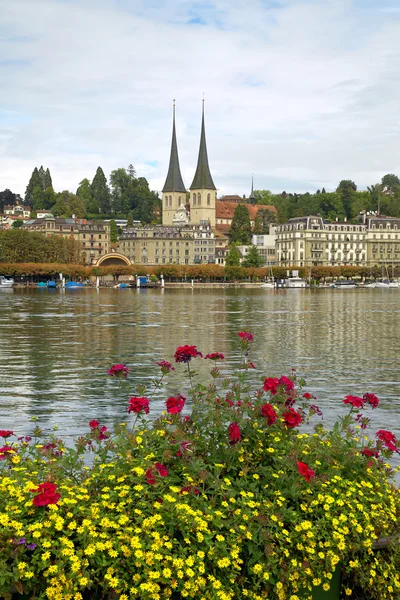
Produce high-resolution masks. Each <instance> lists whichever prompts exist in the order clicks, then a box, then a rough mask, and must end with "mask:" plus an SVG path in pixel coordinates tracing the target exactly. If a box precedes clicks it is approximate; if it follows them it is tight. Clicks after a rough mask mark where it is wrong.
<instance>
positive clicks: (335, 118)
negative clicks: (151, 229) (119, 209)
mask: <svg viewBox="0 0 400 600" xmlns="http://www.w3.org/2000/svg"><path fill="white" fill-rule="evenodd" d="M203 95H204V98H205V118H206V133H207V145H208V156H209V162H210V167H211V172H212V175H213V179H214V182H215V185H216V187H217V189H218V194H219V196H222V195H223V194H240V195H243V194H246V195H248V194H249V192H250V186H251V177H252V173H254V187H255V189H270V190H272V191H273V192H282V191H283V190H285V191H287V192H305V191H310V192H313V191H316V190H317V189H318V188H319V189H321V188H322V187H325V188H326V190H333V189H335V188H336V187H337V185H338V183H339V181H340V180H341V179H352V180H354V181H355V182H356V183H357V185H358V187H359V188H360V189H363V188H364V189H365V188H366V186H367V185H371V184H374V183H376V182H378V181H379V180H380V179H381V178H382V176H383V175H384V174H386V173H396V174H398V175H400V0H204V1H199V0H0V190H3V189H5V188H9V189H11V190H12V191H14V192H16V193H20V194H24V193H25V188H26V185H27V183H28V180H29V177H30V175H31V172H32V170H33V168H34V167H35V166H37V167H39V166H40V165H43V166H44V167H45V168H47V167H48V168H49V169H50V171H51V174H52V177H53V185H54V188H55V191H62V190H64V189H68V190H70V191H72V192H75V191H76V188H77V187H78V185H79V182H80V181H81V180H82V179H83V178H84V177H87V178H89V179H90V180H92V179H93V177H94V174H95V171H96V169H97V167H98V166H99V165H100V166H101V167H102V168H103V170H104V172H105V174H106V176H107V178H108V177H109V174H110V172H111V171H112V170H113V169H116V168H119V167H127V166H128V165H129V164H130V163H132V164H133V165H134V166H135V168H136V171H137V174H138V176H143V177H146V178H147V179H148V180H149V183H150V186H151V188H152V189H154V190H157V191H160V190H161V189H162V187H163V184H164V181H165V177H166V174H167V168H168V161H169V152H170V143H171V128H172V101H173V99H176V117H177V120H176V126H177V139H178V150H179V158H180V165H181V171H182V175H183V179H184V182H185V185H186V186H187V187H189V186H190V184H191V182H192V178H193V175H194V171H195V168H196V163H197V153H198V145H199V139H200V125H201V106H202V98H203Z"/></svg>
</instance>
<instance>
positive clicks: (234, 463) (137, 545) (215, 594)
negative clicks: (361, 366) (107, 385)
mask: <svg viewBox="0 0 400 600" xmlns="http://www.w3.org/2000/svg"><path fill="white" fill-rule="evenodd" d="M239 338H240V344H241V348H242V357H241V360H240V364H239V365H238V369H237V371H236V373H235V376H234V377H232V378H230V379H229V380H225V379H224V378H223V377H222V376H221V372H220V368H219V367H218V365H219V364H220V361H223V360H224V356H223V355H222V354H221V353H219V352H213V353H211V354H208V355H206V357H205V358H204V359H203V358H202V355H201V353H200V352H199V351H198V350H197V348H196V347H195V346H181V347H179V348H178V349H177V351H176V353H175V361H176V368H183V369H186V371H187V374H188V387H189V388H190V395H191V404H190V408H191V410H189V406H188V402H187V398H186V397H185V396H184V395H181V394H176V395H175V396H171V397H169V398H166V399H165V412H164V413H163V414H162V416H161V417H159V418H157V419H155V420H153V419H151V411H152V404H153V402H155V400H153V399H152V394H154V392H153V393H151V392H150V391H146V390H145V388H144V387H143V386H139V388H138V390H137V393H136V394H135V395H133V396H131V397H130V399H129V400H128V413H129V417H128V420H127V421H128V422H126V423H120V424H118V425H116V426H115V428H114V430H113V431H112V432H111V431H109V430H108V429H107V427H106V426H105V425H103V424H102V423H100V422H99V421H97V420H93V421H91V422H90V423H89V427H88V431H87V432H86V434H84V435H82V436H81V437H80V438H78V439H77V440H76V441H75V445H74V447H72V448H68V447H65V446H64V444H63V442H62V441H61V440H59V439H57V437H56V436H54V435H53V436H50V438H44V437H43V434H42V432H41V430H40V427H39V426H38V425H37V426H36V427H35V429H34V431H33V432H32V435H31V436H24V437H20V438H18V439H16V437H15V436H14V434H13V432H11V431H0V436H1V437H2V438H4V444H3V447H2V448H0V469H1V475H2V479H1V482H0V524H1V530H0V596H1V597H4V598H6V597H9V595H10V590H12V589H15V590H17V591H18V592H19V593H20V594H22V593H23V594H25V595H26V597H29V598H48V599H49V600H59V599H61V598H65V599H70V600H79V599H81V598H90V597H93V598H94V597H98V598H100V597H106V596H109V597H112V598H120V599H121V600H127V599H128V598H140V599H154V600H157V599H161V598H171V599H181V598H205V599H221V600H236V599H238V598H249V599H251V600H258V599H264V598H276V599H278V600H283V599H288V600H299V599H300V598H301V599H306V598H307V599H311V598H314V599H315V598H319V597H321V598H323V597H324V595H323V594H326V597H327V598H328V597H331V596H329V594H330V593H331V592H332V587H333V583H334V582H335V575H334V574H335V572H336V573H337V569H338V565H339V564H340V567H341V572H342V574H343V581H342V595H343V597H348V596H350V597H353V598H361V597H362V598H370V599H377V600H378V599H379V600H381V599H385V598H387V599H394V598H397V597H398V596H399V594H400V576H399V573H400V554H399V551H398V549H397V547H396V546H394V545H393V546H389V548H386V549H385V550H381V551H380V553H379V554H378V553H374V551H373V544H374V542H375V540H376V539H377V538H381V537H390V536H394V535H395V534H396V533H397V531H398V523H399V515H400V497H399V492H398V489H397V487H396V486H395V485H394V483H393V479H392V478H393V470H392V469H391V468H390V466H389V465H388V464H387V460H388V459H389V458H390V456H391V455H392V453H393V452H397V451H398V450H397V440H396V437H395V436H394V434H392V433H391V432H388V431H383V430H380V431H378V432H377V433H376V434H375V435H374V436H373V437H372V438H371V439H370V438H369V437H368V436H367V435H366V431H367V428H368V427H370V423H369V417H368V411H372V410H374V409H376V408H377V406H378V402H379V401H378V399H377V397H376V396H375V395H374V394H371V393H369V394H368V393H367V394H364V395H363V396H347V397H346V398H345V399H344V406H345V407H346V411H347V412H346V414H345V415H344V416H343V417H342V418H341V419H340V420H339V421H338V422H337V423H336V424H335V426H334V427H333V428H332V429H331V430H329V431H327V430H326V429H325V428H324V426H323V420H322V413H321V411H320V409H319V407H318V406H317V405H316V400H315V398H314V396H312V394H311V393H310V392H308V391H304V387H303V386H304V382H302V381H299V380H297V378H296V375H295V373H294V372H293V373H292V374H291V376H290V377H285V376H282V377H280V378H271V377H269V378H263V379H262V384H261V385H260V388H259V389H256V390H253V389H251V386H250V385H249V383H248V375H249V372H251V373H252V376H254V371H253V369H255V365H254V364H253V363H252V362H249V358H248V354H249V350H250V348H251V344H252V341H253V336H252V335H251V334H250V333H248V332H240V333H239ZM198 360H207V361H209V362H210V365H211V383H209V384H208V385H205V384H203V383H201V384H199V383H197V384H195V381H196V376H195V374H194V372H193V370H192V365H193V364H194V363H195V361H198ZM157 364H158V366H159V368H160V369H161V376H160V380H159V381H158V382H157V383H156V389H159V390H160V389H161V386H162V383H161V382H162V379H163V378H164V377H166V376H173V371H174V370H175V367H173V366H172V365H171V364H170V363H169V362H168V361H166V360H164V361H161V362H159V363H157ZM108 373H109V375H110V376H111V377H113V378H115V379H116V380H118V381H119V383H120V384H121V386H122V387H124V386H128V385H129V376H128V367H127V366H126V365H122V364H120V365H114V366H113V367H111V369H110V370H109V371H108ZM313 421H315V425H314V428H313V429H312V424H313ZM88 453H90V454H91V456H92V460H90V461H88V460H87V455H88ZM316 591H317V594H316ZM360 594H361V595H360Z"/></svg>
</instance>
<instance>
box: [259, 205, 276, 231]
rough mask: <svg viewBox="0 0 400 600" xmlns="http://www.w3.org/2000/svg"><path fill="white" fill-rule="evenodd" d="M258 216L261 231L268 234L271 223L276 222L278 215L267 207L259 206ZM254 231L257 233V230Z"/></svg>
mask: <svg viewBox="0 0 400 600" xmlns="http://www.w3.org/2000/svg"><path fill="white" fill-rule="evenodd" d="M257 217H258V218H259V219H260V221H261V231H260V233H265V234H268V233H269V226H270V225H271V223H276V215H275V214H274V213H273V212H272V211H271V210H268V209H266V208H259V209H258V211H257ZM254 233H256V231H255V230H254Z"/></svg>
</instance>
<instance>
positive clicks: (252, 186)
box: [249, 174, 256, 204]
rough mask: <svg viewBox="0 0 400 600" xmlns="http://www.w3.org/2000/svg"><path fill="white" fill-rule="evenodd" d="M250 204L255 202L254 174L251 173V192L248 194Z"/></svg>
mask: <svg viewBox="0 0 400 600" xmlns="http://www.w3.org/2000/svg"><path fill="white" fill-rule="evenodd" d="M249 200H250V204H255V200H256V197H255V195H254V175H253V174H252V175H251V193H250V196H249Z"/></svg>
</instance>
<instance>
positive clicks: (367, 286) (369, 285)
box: [362, 281, 376, 288]
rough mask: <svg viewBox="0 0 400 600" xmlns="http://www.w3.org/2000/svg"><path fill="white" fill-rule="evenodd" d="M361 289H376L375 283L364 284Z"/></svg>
mask: <svg viewBox="0 0 400 600" xmlns="http://www.w3.org/2000/svg"><path fill="white" fill-rule="evenodd" d="M362 287H363V288H376V283H375V282H374V281H370V282H369V283H364V285H363V286H362Z"/></svg>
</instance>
